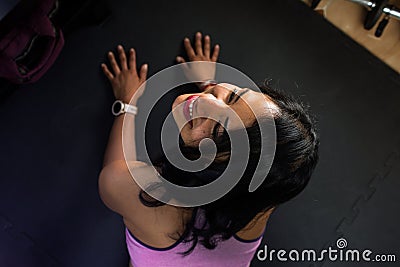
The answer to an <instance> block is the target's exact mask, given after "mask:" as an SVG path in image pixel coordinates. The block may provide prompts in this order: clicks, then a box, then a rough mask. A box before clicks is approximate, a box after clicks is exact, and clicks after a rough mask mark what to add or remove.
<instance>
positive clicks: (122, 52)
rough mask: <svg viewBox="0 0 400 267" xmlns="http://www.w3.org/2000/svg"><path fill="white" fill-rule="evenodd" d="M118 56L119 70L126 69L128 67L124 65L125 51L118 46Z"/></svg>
mask: <svg viewBox="0 0 400 267" xmlns="http://www.w3.org/2000/svg"><path fill="white" fill-rule="evenodd" d="M118 54H119V62H120V64H121V68H122V69H123V70H126V69H128V66H127V64H126V55H125V50H124V48H123V47H122V45H119V46H118Z"/></svg>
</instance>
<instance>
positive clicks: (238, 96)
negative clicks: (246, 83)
mask: <svg viewBox="0 0 400 267" xmlns="http://www.w3.org/2000/svg"><path fill="white" fill-rule="evenodd" d="M248 91H250V89H248V88H247V89H245V90H243V91H242V92H240V93H238V94H236V97H235V99H233V101H232V104H235V103H236V102H237V101H238V100H239V98H240V97H241V96H243V95H244V94H245V93H247V92H248Z"/></svg>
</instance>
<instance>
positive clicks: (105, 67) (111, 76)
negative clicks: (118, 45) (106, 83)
mask: <svg viewBox="0 0 400 267" xmlns="http://www.w3.org/2000/svg"><path fill="white" fill-rule="evenodd" d="M101 68H102V69H103V72H104V74H105V75H106V77H107V78H108V79H109V80H112V79H113V78H114V75H113V74H112V73H111V71H110V70H109V69H108V67H107V65H106V64H104V63H103V64H101Z"/></svg>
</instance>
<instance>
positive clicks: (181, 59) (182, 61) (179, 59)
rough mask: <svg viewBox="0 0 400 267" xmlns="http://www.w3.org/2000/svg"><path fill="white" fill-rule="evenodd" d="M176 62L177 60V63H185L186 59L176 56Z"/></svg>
mask: <svg viewBox="0 0 400 267" xmlns="http://www.w3.org/2000/svg"><path fill="white" fill-rule="evenodd" d="M176 62H178V63H185V62H186V60H185V59H184V58H183V57H180V56H177V57H176Z"/></svg>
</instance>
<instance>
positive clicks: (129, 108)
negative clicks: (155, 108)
mask: <svg viewBox="0 0 400 267" xmlns="http://www.w3.org/2000/svg"><path fill="white" fill-rule="evenodd" d="M137 110H138V109H137V107H136V106H133V105H129V104H126V103H124V102H122V101H121V100H115V102H114V103H113V105H112V107H111V112H112V114H113V115H114V116H118V115H120V114H123V113H129V114H133V115H136V114H137Z"/></svg>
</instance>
